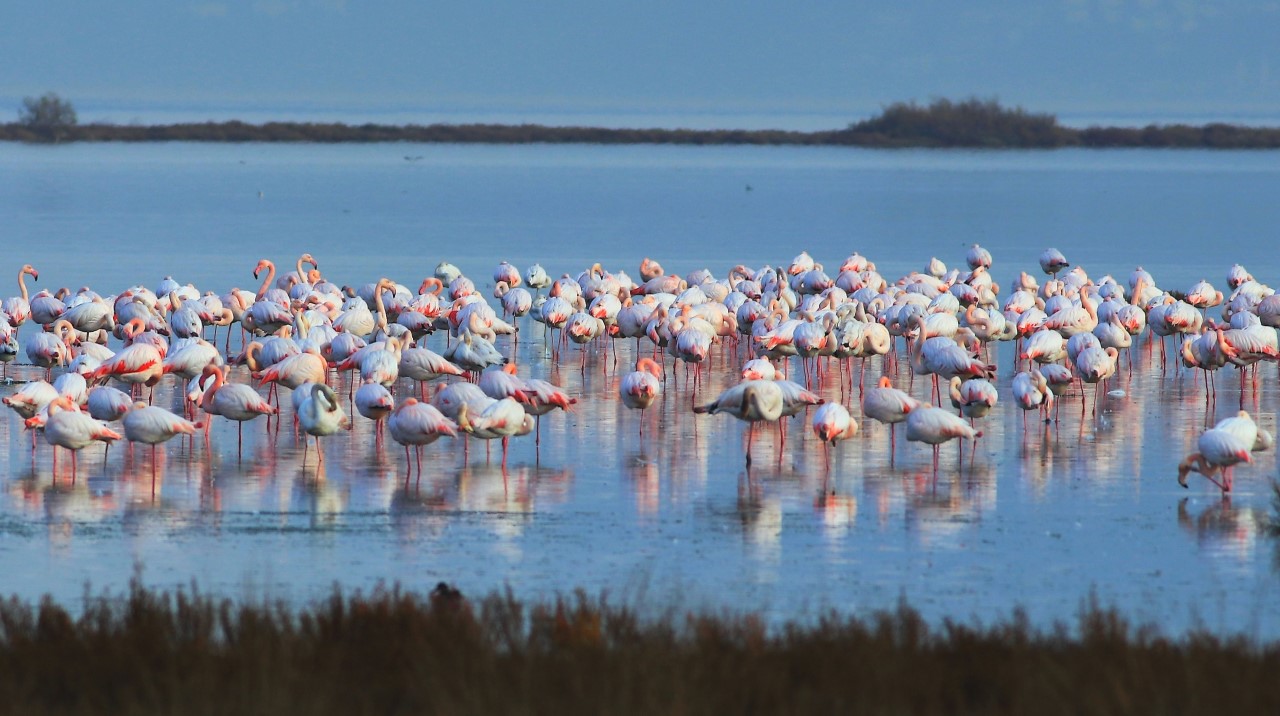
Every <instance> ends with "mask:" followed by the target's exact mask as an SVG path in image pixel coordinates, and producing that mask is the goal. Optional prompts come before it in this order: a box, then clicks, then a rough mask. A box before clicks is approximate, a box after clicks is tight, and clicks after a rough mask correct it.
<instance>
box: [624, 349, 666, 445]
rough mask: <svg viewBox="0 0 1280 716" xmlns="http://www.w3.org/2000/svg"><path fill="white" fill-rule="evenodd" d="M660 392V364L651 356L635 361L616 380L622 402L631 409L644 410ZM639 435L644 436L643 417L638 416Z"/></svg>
mask: <svg viewBox="0 0 1280 716" xmlns="http://www.w3.org/2000/svg"><path fill="white" fill-rule="evenodd" d="M661 394H662V366H660V365H658V363H657V361H655V360H653V359H652V358H641V359H640V360H638V361H636V369H635V370H634V371H632V372H630V373H627V374H626V375H624V376H622V380H621V381H619V382H618V396H619V397H620V398H622V404H623V405H625V406H627V407H628V408H631V409H632V410H641V411H643V410H645V409H646V408H648V407H649V406H650V405H653V401H654V400H656V399H657V398H658V396H659V395H661ZM640 437H644V417H643V414H642V416H641V418H640Z"/></svg>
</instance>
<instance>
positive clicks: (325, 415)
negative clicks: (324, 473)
mask: <svg viewBox="0 0 1280 716" xmlns="http://www.w3.org/2000/svg"><path fill="white" fill-rule="evenodd" d="M297 414H298V422H299V423H300V424H301V425H302V430H303V432H305V433H306V434H308V435H314V436H315V438H316V454H317V455H319V460H318V461H319V464H324V448H322V447H321V446H320V438H321V437H322V436H325V435H333V434H334V433H336V432H338V431H339V430H344V429H346V428H347V426H348V425H350V421H349V420H348V419H347V414H346V413H345V412H343V410H342V404H341V403H339V402H338V396H337V394H335V393H334V392H333V388H330V387H329V386H327V385H325V384H324V383H314V384H312V385H311V389H310V391H308V393H307V394H306V396H305V397H304V398H303V399H302V402H301V404H300V405H299V407H298V413H297ZM303 440H304V441H305V440H306V438H303Z"/></svg>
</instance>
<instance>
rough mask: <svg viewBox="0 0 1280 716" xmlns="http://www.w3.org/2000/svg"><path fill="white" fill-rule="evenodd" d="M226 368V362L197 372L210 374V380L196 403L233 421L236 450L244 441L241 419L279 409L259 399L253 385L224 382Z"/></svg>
mask: <svg viewBox="0 0 1280 716" xmlns="http://www.w3.org/2000/svg"><path fill="white" fill-rule="evenodd" d="M229 372H230V368H229V367H227V366H222V367H221V368H219V367H218V366H213V365H209V366H205V368H204V371H202V372H201V374H200V377H201V380H203V379H205V378H212V380H213V382H212V384H210V385H209V387H208V388H206V389H205V391H204V395H203V396H202V397H201V399H200V407H202V408H203V409H204V411H205V412H206V413H209V414H210V415H221V416H222V417H224V418H226V419H228V420H234V421H236V423H237V425H236V452H237V453H239V451H240V449H241V448H242V447H243V445H244V424H245V422H247V421H249V420H253V419H254V418H256V417H258V416H259V415H276V414H278V413H279V412H280V410H279V409H278V408H276V407H275V406H273V405H271V404H270V403H268V402H267V401H265V400H263V399H262V396H261V395H258V392H257V391H256V390H254V389H253V388H250V387H249V386H247V385H244V384H242V383H227V374H228V373H229ZM206 425H208V423H206Z"/></svg>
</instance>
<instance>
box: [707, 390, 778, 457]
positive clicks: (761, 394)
mask: <svg viewBox="0 0 1280 716" xmlns="http://www.w3.org/2000/svg"><path fill="white" fill-rule="evenodd" d="M784 402H785V395H784V393H783V391H782V388H781V387H779V386H778V382H777V381H772V380H745V381H743V382H741V383H739V384H737V385H735V386H733V387H731V388H729V389H728V390H725V391H724V392H723V393H721V394H720V396H719V397H717V398H716V399H715V400H713V401H711V402H710V403H707V404H706V405H699V406H697V407H695V408H694V409H693V412H695V413H699V414H703V413H710V414H712V415H715V414H717V413H728V414H729V415H732V416H733V417H735V418H737V419H739V420H742V421H745V422H746V423H747V466H748V467H750V465H751V442H752V439H753V438H754V437H755V436H754V430H755V424H756V423H757V422H760V421H765V422H776V421H777V420H779V419H780V418H781V417H782V411H783V408H784Z"/></svg>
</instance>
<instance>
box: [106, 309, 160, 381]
mask: <svg viewBox="0 0 1280 716" xmlns="http://www.w3.org/2000/svg"><path fill="white" fill-rule="evenodd" d="M140 326H141V322H140V321H136V320H135V321H130V328H131V329H133V328H136V327H140ZM126 335H133V334H131V333H126ZM164 358H165V356H164V355H162V354H161V352H160V350H159V349H158V348H156V347H155V345H153V344H151V343H143V342H135V343H132V344H130V345H128V346H125V347H124V348H123V349H121V350H120V352H119V353H116V354H115V355H114V356H112V357H111V358H109V359H108V360H105V361H103V362H102V365H100V366H98V368H97V370H95V371H93V379H94V380H101V379H103V378H115V379H117V380H121V381H124V382H126V383H129V384H130V385H131V386H141V385H146V386H148V387H151V386H154V385H155V384H156V383H157V382H159V381H160V378H162V377H163V376H164Z"/></svg>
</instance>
